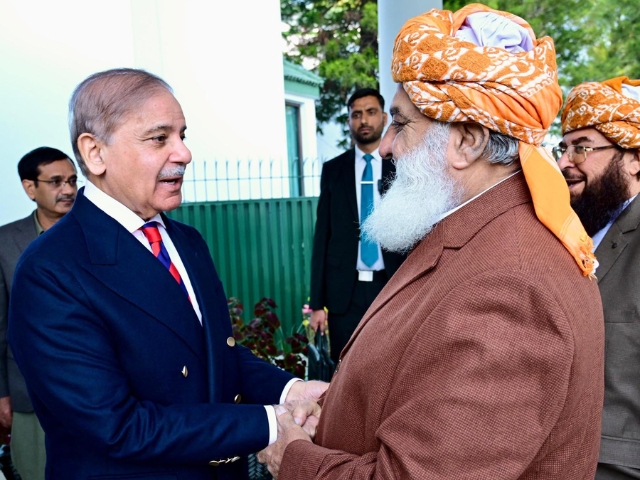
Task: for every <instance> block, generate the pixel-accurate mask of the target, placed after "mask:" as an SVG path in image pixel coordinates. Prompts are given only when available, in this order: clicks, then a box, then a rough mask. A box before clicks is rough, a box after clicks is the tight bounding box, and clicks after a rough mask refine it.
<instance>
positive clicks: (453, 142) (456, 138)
mask: <svg viewBox="0 0 640 480" xmlns="http://www.w3.org/2000/svg"><path fill="white" fill-rule="evenodd" d="M488 142H489V129H488V128H487V127H483V126H482V125H478V124H477V123H454V124H452V125H451V132H450V134H449V145H448V148H447V158H448V159H449V160H450V163H449V164H450V165H451V167H453V168H455V169H456V170H464V169H465V168H469V167H470V166H471V165H473V163H474V162H475V161H476V160H479V159H481V158H482V154H483V153H484V149H485V148H486V147H487V143H488Z"/></svg>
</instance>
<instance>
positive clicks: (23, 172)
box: [18, 147, 76, 183]
mask: <svg viewBox="0 0 640 480" xmlns="http://www.w3.org/2000/svg"><path fill="white" fill-rule="evenodd" d="M58 160H69V161H70V162H71V165H73V168H76V164H75V163H73V160H71V158H70V157H69V155H67V154H66V153H64V152H61V151H60V150H58V149H57V148H51V147H39V148H36V149H35V150H31V151H30V152H29V153H27V154H26V155H25V156H24V157H22V158H21V159H20V161H19V162H18V175H20V180H34V181H35V182H36V183H37V182H38V175H39V174H40V167H41V166H44V165H49V164H50V163H53V162H57V161H58Z"/></svg>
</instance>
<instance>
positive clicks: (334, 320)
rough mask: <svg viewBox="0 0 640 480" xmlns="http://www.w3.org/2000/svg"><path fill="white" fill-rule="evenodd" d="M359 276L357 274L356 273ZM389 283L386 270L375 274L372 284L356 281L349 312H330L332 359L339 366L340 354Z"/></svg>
mask: <svg viewBox="0 0 640 480" xmlns="http://www.w3.org/2000/svg"><path fill="white" fill-rule="evenodd" d="M356 275H357V273H356ZM386 283H387V274H386V272H385V271H384V270H382V271H380V272H375V274H374V278H373V281H372V282H361V281H359V280H356V284H355V286H354V287H353V294H352V295H351V301H350V302H349V307H348V308H347V311H346V312H345V313H344V314H342V315H336V314H332V313H331V312H329V339H330V345H331V352H330V353H331V359H332V360H333V361H334V362H335V363H336V365H337V364H338V359H339V358H340V352H342V349H343V348H344V347H345V345H346V344H347V342H348V341H349V339H350V338H351V335H352V334H353V332H354V331H355V329H356V327H357V326H358V323H360V320H362V317H363V316H364V314H365V313H366V312H367V310H368V309H369V307H370V306H371V304H372V303H373V301H374V300H375V298H376V297H377V296H378V294H379V293H380V291H381V290H382V289H383V288H384V286H385V285H386Z"/></svg>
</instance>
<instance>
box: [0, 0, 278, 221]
mask: <svg viewBox="0 0 640 480" xmlns="http://www.w3.org/2000/svg"><path fill="white" fill-rule="evenodd" d="M240 19H241V20H242V21H240ZM281 48H282V44H281V36H280V5H279V2H278V0H245V1H242V2H213V1H209V0H110V1H109V2H106V1H100V2H94V1H86V0H57V1H55V2H51V1H45V0H41V1H37V0H0V145H2V154H1V155H0V178H2V179H3V188H1V189H0V224H4V223H7V222H9V221H12V220H15V219H18V218H22V217H24V216H26V215H27V214H28V213H29V212H30V211H31V210H32V209H33V208H34V204H33V203H32V202H31V201H30V200H29V199H28V198H27V196H26V195H25V194H24V192H23V190H22V187H21V185H20V180H19V177H18V174H17V168H16V166H17V162H18V160H19V159H20V157H22V155H24V154H25V153H27V152H28V151H29V150H31V149H33V148H36V147H38V146H42V145H48V146H52V147H55V148H59V149H61V150H62V151H64V152H67V153H68V154H69V155H72V151H71V145H70V142H69V134H68V128H67V103H68V100H69V97H70V95H71V92H72V91H73V89H74V87H75V86H76V85H77V84H78V83H79V82H80V81H82V80H83V79H84V78H85V77H86V76H88V75H90V74H92V73H94V72H97V71H100V70H105V69H108V68H115V67H137V68H145V69H147V70H149V71H151V72H153V73H156V74H158V75H160V76H161V77H163V78H164V79H165V80H166V81H167V82H169V84H170V85H171V86H172V87H173V88H174V90H175V95H176V98H177V99H178V101H179V102H180V103H181V104H182V107H183V110H184V112H185V117H186V119H187V125H188V127H189V128H188V131H187V144H188V146H189V148H190V149H191V151H192V153H193V158H194V164H192V165H193V168H199V169H200V170H201V169H202V164H203V160H209V161H211V160H213V159H224V158H229V159H234V160H235V159H243V160H244V159H248V158H256V159H257V158H263V157H268V158H273V159H278V160H280V159H282V160H284V161H286V127H285V112H284V81H283V72H282V54H281ZM193 168H192V170H193ZM187 172H189V170H187Z"/></svg>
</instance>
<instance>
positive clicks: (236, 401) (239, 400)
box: [233, 394, 242, 403]
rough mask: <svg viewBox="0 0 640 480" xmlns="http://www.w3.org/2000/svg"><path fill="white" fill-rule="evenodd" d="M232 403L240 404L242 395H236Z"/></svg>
mask: <svg viewBox="0 0 640 480" xmlns="http://www.w3.org/2000/svg"><path fill="white" fill-rule="evenodd" d="M233 401H234V402H235V403H240V402H241V401H242V395H240V394H238V395H236V396H235V397H233Z"/></svg>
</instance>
